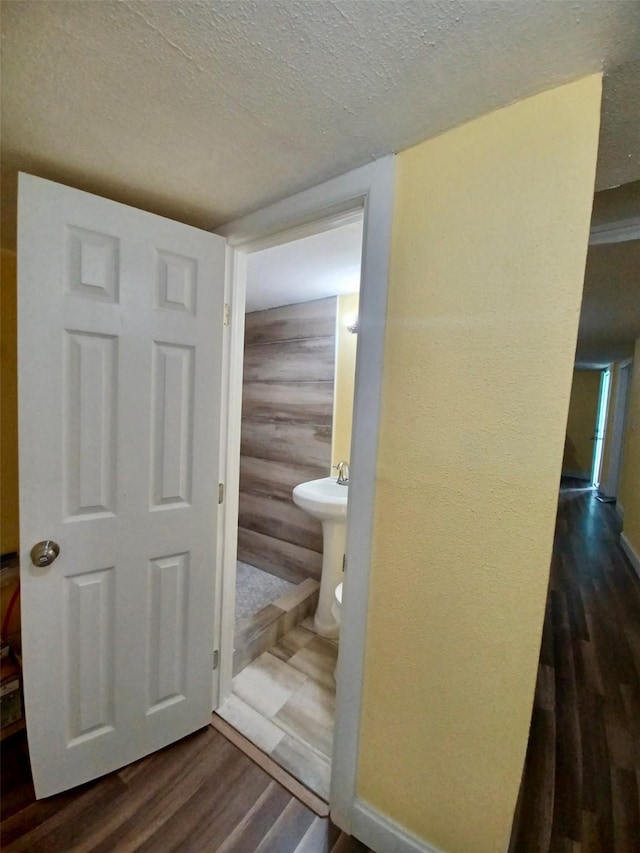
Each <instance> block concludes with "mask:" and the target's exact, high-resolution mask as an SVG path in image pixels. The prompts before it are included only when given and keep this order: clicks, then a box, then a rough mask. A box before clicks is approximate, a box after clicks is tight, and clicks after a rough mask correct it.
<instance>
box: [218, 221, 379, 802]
mask: <svg viewBox="0 0 640 853" xmlns="http://www.w3.org/2000/svg"><path fill="white" fill-rule="evenodd" d="M362 227H363V220H362V215H361V214H359V215H357V216H351V217H349V219H348V220H347V221H346V222H344V223H343V224H340V225H339V226H337V227H333V228H330V229H329V230H324V231H320V232H319V233H312V234H310V235H309V236H305V237H302V238H300V239H296V240H293V241H291V242H286V243H283V244H281V245H278V246H275V247H272V248H268V249H264V250H262V251H259V252H255V253H253V254H251V255H249V256H248V265H247V302H246V318H245V345H244V365H243V395H242V434H241V451H240V494H239V507H238V558H237V566H236V601H235V632H234V657H233V676H234V677H233V690H232V694H231V696H230V697H229V698H228V699H227V701H226V702H225V703H224V704H223V705H222V707H221V708H219V710H218V714H219V715H220V716H221V717H222V718H223V719H224V720H225V721H226V722H227V723H229V724H230V725H232V726H233V727H234V728H235V729H236V730H237V731H238V732H240V734H242V735H244V736H245V737H246V738H247V739H248V740H250V741H251V742H252V743H253V744H254V745H255V746H257V747H258V748H259V749H260V750H262V751H263V752H265V753H266V754H267V755H269V756H270V757H271V758H272V759H273V760H274V761H275V762H276V763H278V764H279V765H280V766H281V767H283V768H284V769H285V770H286V771H287V772H289V773H290V774H291V775H292V776H293V777H295V778H296V779H298V780H299V781H300V782H301V783H303V784H304V785H305V786H306V787H308V788H310V789H311V790H312V791H313V792H314V793H315V794H317V795H318V796H319V797H321V798H322V799H324V800H326V801H328V798H329V785H330V778H331V752H332V741H333V726H334V716H335V679H334V669H335V667H336V663H337V656H338V651H339V621H340V596H341V591H342V587H340V586H339V584H340V583H341V582H342V579H343V556H344V536H345V532H346V514H347V497H348V489H349V487H348V478H349V468H348V462H349V459H350V445H351V422H352V411H353V393H354V380H355V360H356V346H357V315H358V301H359V287H360V270H361V254H362ZM340 463H344V464H340ZM315 481H319V482H315ZM294 489H295V495H294ZM336 592H337V594H336Z"/></svg>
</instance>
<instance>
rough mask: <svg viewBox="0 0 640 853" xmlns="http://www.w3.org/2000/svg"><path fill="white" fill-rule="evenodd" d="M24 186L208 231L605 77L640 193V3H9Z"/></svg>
mask: <svg viewBox="0 0 640 853" xmlns="http://www.w3.org/2000/svg"><path fill="white" fill-rule="evenodd" d="M1 11H2V125H3V126H2V132H3V139H2V160H3V173H2V177H3V244H4V245H9V246H11V245H12V244H13V242H14V240H15V233H14V232H15V175H16V170H18V169H22V170H24V171H28V172H32V173H34V174H36V175H40V176H42V177H47V178H51V179H53V180H57V181H60V182H63V183H67V184H69V185H71V186H76V187H78V188H80V189H85V190H88V191H91V192H95V193H98V194H100V195H104V196H107V197H109V198H113V199H116V200H118V201H123V202H126V203H129V204H134V205H136V206H138V207H141V208H144V209H147V210H151V211H154V212H156V213H160V214H163V215H165V216H170V217H172V218H174V219H178V220H182V221H184V222H188V223H191V224H194V225H197V226H200V227H203V228H215V227H216V226H218V225H220V224H221V223H222V222H224V221H227V220H229V219H231V218H233V217H236V216H238V215H240V214H243V213H246V212H248V211H250V210H253V209H256V208H259V207H261V206H263V205H264V204H267V203H269V202H271V201H274V200H276V199H278V198H282V197H284V196H287V195H289V194H291V193H293V192H295V191H297V190H300V189H303V188H306V187H309V186H312V185H314V184H316V183H318V182H320V181H322V180H324V179H327V178H329V177H332V176H335V175H338V174H340V173H342V172H344V171H346V170H348V169H351V168H353V167H355V166H358V165H361V164H363V163H365V162H367V161H370V160H371V159H373V158H376V157H379V156H380V155H382V154H385V153H388V152H390V151H393V150H399V149H401V148H404V147H407V146H409V145H411V144H413V143H416V142H419V141H420V140H422V139H425V138H427V137H429V136H433V135H435V134H437V133H440V132H441V131H443V130H445V129H447V128H450V127H452V126H454V125H456V124H460V123H461V122H464V121H466V120H468V119H470V118H472V117H474V116H477V115H480V114H482V113H485V112H488V111H490V110H492V109H495V108H497V107H499V106H502V105H505V104H508V103H510V102H513V101H515V100H518V99H520V98H522V97H525V96H527V95H529V94H533V93H535V92H538V91H541V90H543V89H546V88H550V87H552V86H555V85H559V84H561V83H563V82H565V81H568V80H570V79H573V78H576V77H578V76H581V75H584V74H587V73H590V72H593V71H596V70H599V69H601V68H603V69H604V70H605V72H606V73H607V75H608V76H607V77H606V78H605V95H604V113H603V126H602V148H601V156H600V163H599V167H598V187H599V188H603V187H608V186H612V185H616V184H620V183H624V182H627V181H630V180H634V179H637V178H639V177H640V144H639V142H640V140H639V128H640V98H638V97H637V93H638V81H639V79H640V3H637V2H623V0H619V1H618V2H537V0H527V2H508V3H505V2H497V3H494V2H475V0H471V2H455V0H446V2H426V0H396V2H388V1H387V0H366V2H365V0H359V1H358V0H315V1H314V2H306V0H282V2H277V0H232V1H231V2H222V0H213V2H183V0H173V2H144V1H143V2H140V0H124V2H111V0H102V2H56V0H51V2H40V0H36V1H35V2H33V0H10V2H7V0H5V2H2V5H1Z"/></svg>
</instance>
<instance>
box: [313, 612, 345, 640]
mask: <svg viewBox="0 0 640 853" xmlns="http://www.w3.org/2000/svg"><path fill="white" fill-rule="evenodd" d="M313 630H314V631H315V632H316V634H319V635H320V636H321V637H326V638H327V639H329V640H335V639H337V637H338V636H339V635H340V625H339V623H338V622H336V621H335V619H327V620H324V619H318V613H317V611H316V615H315V616H314V617H313Z"/></svg>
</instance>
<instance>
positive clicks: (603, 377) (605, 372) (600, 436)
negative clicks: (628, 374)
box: [591, 365, 611, 489]
mask: <svg viewBox="0 0 640 853" xmlns="http://www.w3.org/2000/svg"><path fill="white" fill-rule="evenodd" d="M610 401H611V365H609V367H604V368H603V369H602V370H601V371H600V388H599V389H598V407H597V409H596V425H595V429H594V431H593V437H594V441H593V456H592V460H591V487H592V488H594V489H597V488H598V487H599V485H600V477H601V476H602V465H603V463H604V451H605V442H606V439H607V422H608V418H609V403H610Z"/></svg>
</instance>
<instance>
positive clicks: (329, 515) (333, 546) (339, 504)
mask: <svg viewBox="0 0 640 853" xmlns="http://www.w3.org/2000/svg"><path fill="white" fill-rule="evenodd" d="M348 492H349V487H348V486H343V485H341V484H339V483H337V482H336V479H335V477H323V478H322V479H320V480H309V482H308V483H300V485H299V486H296V487H295V489H294V490H293V502H294V503H295V504H296V505H297V506H299V507H300V509H303V510H304V511H305V512H308V513H309V515H312V516H313V517H314V518H317V519H318V520H319V521H321V522H322V576H321V578H320V598H319V600H318V609H317V610H316V614H315V616H314V619H313V627H314V629H315V631H316V632H317V633H318V634H320V635H321V636H323V637H337V636H338V632H339V625H338V623H337V622H336V620H335V618H334V616H333V614H332V612H331V605H332V604H333V597H334V592H335V588H336V587H337V586H338V584H339V583H340V581H341V580H342V558H343V556H344V545H345V535H346V520H347V497H348Z"/></svg>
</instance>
